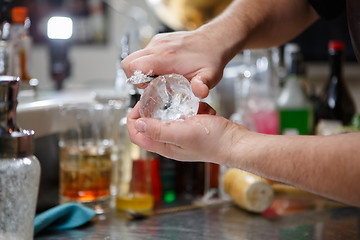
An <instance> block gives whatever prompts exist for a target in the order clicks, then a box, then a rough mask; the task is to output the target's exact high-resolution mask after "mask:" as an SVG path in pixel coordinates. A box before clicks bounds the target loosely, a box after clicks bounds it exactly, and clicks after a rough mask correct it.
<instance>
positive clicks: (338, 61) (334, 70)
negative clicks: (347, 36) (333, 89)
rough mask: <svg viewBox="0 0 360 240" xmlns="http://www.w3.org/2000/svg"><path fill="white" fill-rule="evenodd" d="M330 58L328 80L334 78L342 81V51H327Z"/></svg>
mask: <svg viewBox="0 0 360 240" xmlns="http://www.w3.org/2000/svg"><path fill="white" fill-rule="evenodd" d="M329 58H330V80H331V79H334V78H336V79H337V80H338V81H341V80H342V74H343V72H342V71H343V62H344V59H343V51H334V50H329Z"/></svg>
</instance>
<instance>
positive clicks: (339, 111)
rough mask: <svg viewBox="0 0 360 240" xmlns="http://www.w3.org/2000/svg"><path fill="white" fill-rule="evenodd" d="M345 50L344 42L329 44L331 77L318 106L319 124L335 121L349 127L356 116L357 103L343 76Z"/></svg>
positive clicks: (317, 120)
mask: <svg viewBox="0 0 360 240" xmlns="http://www.w3.org/2000/svg"><path fill="white" fill-rule="evenodd" d="M344 48H345V44H344V42H343V41H330V42H329V46H328V49H329V62H330V77H329V80H328V82H327V83H326V85H325V88H324V90H323V92H322V94H321V96H320V99H319V102H318V105H317V109H316V122H317V124H319V123H320V122H321V121H322V120H333V121H338V122H340V123H341V124H342V125H349V124H350V123H351V120H352V118H353V116H354V114H355V111H356V108H355V103H354V101H353V99H352V97H351V95H350V92H349V90H348V89H347V86H346V83H345V80H344V76H343V65H344Z"/></svg>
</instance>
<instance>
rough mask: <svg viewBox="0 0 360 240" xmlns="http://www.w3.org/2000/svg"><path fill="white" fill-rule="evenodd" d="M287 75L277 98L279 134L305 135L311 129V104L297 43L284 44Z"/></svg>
mask: <svg viewBox="0 0 360 240" xmlns="http://www.w3.org/2000/svg"><path fill="white" fill-rule="evenodd" d="M285 54H286V56H288V59H289V60H288V69H287V71H288V76H287V80H286V83H285V86H284V88H283V89H282V91H281V93H280V95H279V97H278V100H277V104H278V110H279V115H280V134H283V135H307V134H310V132H311V129H312V112H313V111H312V106H311V103H310V101H309V99H308V97H307V95H306V93H305V89H304V86H303V82H304V81H302V79H303V73H302V72H303V70H302V69H303V59H302V54H301V50H300V47H299V45H297V44H295V43H288V44H287V45H286V46H285Z"/></svg>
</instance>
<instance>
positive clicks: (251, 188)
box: [223, 168, 274, 213]
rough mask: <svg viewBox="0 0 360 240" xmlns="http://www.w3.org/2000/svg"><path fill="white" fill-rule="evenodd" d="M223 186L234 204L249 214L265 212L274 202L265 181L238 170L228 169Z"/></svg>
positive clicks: (269, 186)
mask: <svg viewBox="0 0 360 240" xmlns="http://www.w3.org/2000/svg"><path fill="white" fill-rule="evenodd" d="M223 184H224V189H225V192H226V193H227V194H229V196H230V197H231V199H232V200H233V201H234V203H236V204H237V205H238V206H239V207H241V208H243V209H245V210H248V211H251V212H257V213H260V212H263V211H265V210H266V209H267V208H269V207H270V205H271V204H272V202H273V200H274V190H273V188H272V187H271V185H270V184H269V182H268V181H267V180H266V179H264V178H261V177H259V176H256V175H254V174H252V173H248V172H245V171H243V170H240V169H236V168H230V169H228V170H227V171H226V172H225V174H224V178H223Z"/></svg>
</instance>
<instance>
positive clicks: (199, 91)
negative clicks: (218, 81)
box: [190, 74, 210, 98]
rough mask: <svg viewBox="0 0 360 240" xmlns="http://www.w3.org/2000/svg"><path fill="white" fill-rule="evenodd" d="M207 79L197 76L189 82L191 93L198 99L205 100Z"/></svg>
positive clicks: (208, 88)
mask: <svg viewBox="0 0 360 240" xmlns="http://www.w3.org/2000/svg"><path fill="white" fill-rule="evenodd" d="M208 82H209V81H207V78H206V77H204V76H202V75H200V74H198V75H196V76H195V77H193V78H192V79H191V81H190V84H191V88H192V91H193V92H194V94H195V96H197V97H198V98H206V97H207V96H208V95H209V90H210V86H208V85H207V83H208Z"/></svg>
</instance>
